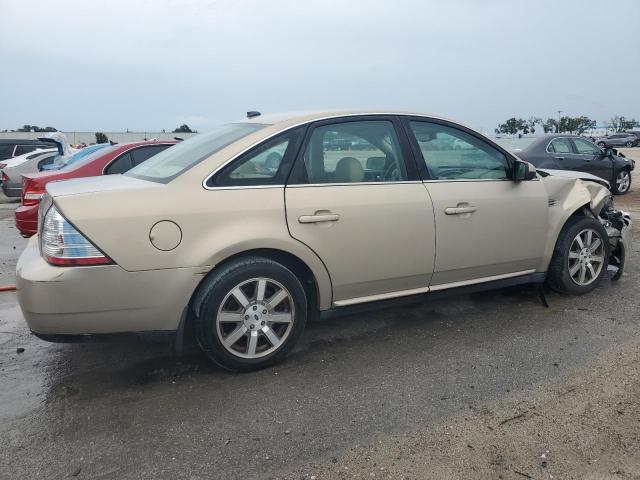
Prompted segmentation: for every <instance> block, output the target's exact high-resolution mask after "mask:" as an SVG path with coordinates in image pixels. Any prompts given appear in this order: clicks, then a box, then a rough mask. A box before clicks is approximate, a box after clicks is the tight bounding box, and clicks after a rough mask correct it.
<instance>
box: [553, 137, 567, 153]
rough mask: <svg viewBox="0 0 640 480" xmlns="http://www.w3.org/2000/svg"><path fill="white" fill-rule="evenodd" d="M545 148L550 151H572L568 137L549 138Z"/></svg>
mask: <svg viewBox="0 0 640 480" xmlns="http://www.w3.org/2000/svg"><path fill="white" fill-rule="evenodd" d="M547 150H548V151H549V152H552V153H573V150H572V149H571V142H569V139H568V138H554V139H553V140H551V143H550V144H549V146H548V147H547Z"/></svg>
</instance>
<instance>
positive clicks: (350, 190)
mask: <svg viewBox="0 0 640 480" xmlns="http://www.w3.org/2000/svg"><path fill="white" fill-rule="evenodd" d="M398 127H399V123H398V121H397V120H396V119H395V118H393V117H390V118H386V117H365V118H362V117H361V118H356V117H354V118H345V119H340V120H332V121H330V122H321V123H317V124H315V125H313V126H312V127H311V128H310V130H309V133H308V134H307V141H306V145H305V146H304V147H303V148H302V150H301V153H300V155H299V158H298V159H297V162H296V166H295V167H294V172H293V173H292V177H291V179H290V181H289V184H288V185H287V187H286V189H285V201H286V211H287V224H288V226H289V231H290V233H291V235H292V236H293V237H294V238H296V239H298V240H300V241H301V242H303V243H305V244H306V245H308V246H309V247H310V248H312V249H313V250H314V251H315V252H316V253H317V254H318V256H319V257H320V258H321V259H322V261H323V262H324V264H325V265H326V267H327V270H328V272H329V275H330V277H331V283H332V287H333V302H334V305H336V306H344V305H349V304H354V303H360V302H364V301H370V300H378V299H384V298H388V297H395V296H401V295H410V294H414V293H424V292H426V291H427V288H428V283H429V279H430V277H431V274H432V272H433V265H434V255H435V230H434V219H433V207H432V205H431V201H430V198H429V195H428V194H427V191H426V189H425V188H424V185H423V184H422V182H421V181H419V180H418V178H417V172H416V169H415V164H414V163H412V161H413V160H412V158H411V153H410V149H408V147H407V144H406V140H403V137H402V135H404V133H403V131H402V130H401V129H398Z"/></svg>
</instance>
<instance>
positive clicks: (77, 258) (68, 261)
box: [40, 205, 112, 266]
mask: <svg viewBox="0 0 640 480" xmlns="http://www.w3.org/2000/svg"><path fill="white" fill-rule="evenodd" d="M40 251H41V252H42V256H43V257H44V259H45V260H46V261H47V262H49V263H50V264H52V265H67V266H68V265H105V264H108V263H112V261H111V259H110V258H109V257H107V256H106V255H104V254H103V253H102V252H101V251H100V250H98V249H97V248H96V246H95V245H93V244H92V243H91V242H90V241H89V240H87V239H86V238H85V237H84V236H83V235H82V234H81V233H80V232H78V230H76V229H75V227H74V226H73V225H71V224H70V223H69V222H68V221H67V219H66V218H64V217H63V216H62V215H61V214H60V212H58V209H57V208H56V207H55V205H52V206H51V208H49V210H48V211H47V213H46V214H45V215H44V219H43V221H42V230H41V232H40Z"/></svg>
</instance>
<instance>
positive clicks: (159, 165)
mask: <svg viewBox="0 0 640 480" xmlns="http://www.w3.org/2000/svg"><path fill="white" fill-rule="evenodd" d="M265 127H266V125H262V124H259V123H228V124H226V125H220V126H219V127H217V128H215V129H214V130H212V131H210V132H208V133H201V134H198V135H195V136H193V137H191V138H189V139H188V140H185V141H184V142H181V143H179V144H177V145H176V146H175V147H171V148H168V149H166V150H165V151H164V152H160V153H159V154H157V155H154V156H153V157H151V158H150V159H149V160H147V161H146V162H144V163H141V164H140V165H138V166H136V167H134V168H132V169H131V170H130V171H128V172H127V175H130V176H132V177H136V178H142V179H144V180H151V181H155V182H161V183H166V182H169V181H171V180H173V179H174V178H176V177H177V176H178V175H180V174H182V173H183V172H186V171H187V170H189V169H190V168H191V167H193V166H194V165H196V164H197V163H199V162H201V161H202V160H204V159H206V158H208V157H210V156H211V155H213V154H214V153H216V152H217V151H219V150H222V149H223V148H224V147H226V146H228V145H230V144H232V143H233V142H236V141H238V140H240V139H241V138H244V137H246V136H248V135H250V134H252V133H254V132H257V131H258V130H261V129H263V128H265Z"/></svg>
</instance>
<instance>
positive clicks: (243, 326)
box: [194, 257, 307, 371]
mask: <svg viewBox="0 0 640 480" xmlns="http://www.w3.org/2000/svg"><path fill="white" fill-rule="evenodd" d="M206 282H207V283H206V284H204V285H203V287H202V288H204V289H205V290H204V291H205V293H204V298H203V300H202V302H201V304H200V306H199V307H196V308H197V309H198V311H196V312H194V315H195V323H196V332H197V336H198V342H199V343H200V346H201V347H202V350H203V351H204V352H205V353H206V354H207V355H208V356H209V358H211V359H212V360H213V361H214V362H215V363H217V364H218V365H220V366H221V367H223V368H226V369H228V370H233V371H250V370H257V369H260V368H264V367H267V366H269V365H272V364H274V363H276V362H277V361H279V360H281V359H282V358H284V357H285V356H286V355H287V353H289V351H291V349H292V348H293V346H294V344H295V343H296V341H297V340H298V338H299V337H300V335H301V334H302V331H303V330H304V327H305V323H306V319H307V298H306V295H305V291H304V288H303V286H302V284H301V283H300V280H299V279H298V278H297V277H296V275H294V274H293V273H292V272H291V271H290V270H289V269H287V268H286V267H284V266H283V265H281V264H279V263H277V262H274V261H272V260H269V259H267V258H262V257H249V258H244V259H240V260H236V261H232V262H231V263H229V264H227V265H226V266H224V267H222V269H221V270H220V271H218V272H214V273H213V274H212V276H211V278H209V279H207V280H206ZM196 303H197V302H196Z"/></svg>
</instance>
